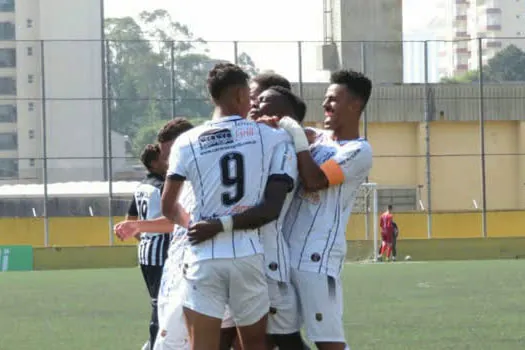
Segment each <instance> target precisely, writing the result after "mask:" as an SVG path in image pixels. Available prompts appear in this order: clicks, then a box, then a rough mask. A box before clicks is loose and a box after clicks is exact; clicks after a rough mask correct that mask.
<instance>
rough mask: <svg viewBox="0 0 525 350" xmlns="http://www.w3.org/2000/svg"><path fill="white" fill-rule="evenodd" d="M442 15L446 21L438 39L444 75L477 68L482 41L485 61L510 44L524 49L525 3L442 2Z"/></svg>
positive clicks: (507, 0) (512, 0)
mask: <svg viewBox="0 0 525 350" xmlns="http://www.w3.org/2000/svg"><path fill="white" fill-rule="evenodd" d="M442 2H443V5H444V6H443V7H442V8H443V10H442V13H441V14H440V15H439V16H440V17H441V16H442V17H443V18H444V19H445V25H444V26H443V28H442V30H441V35H440V37H439V39H441V40H445V41H448V42H443V43H440V50H439V71H440V75H441V76H454V75H458V74H462V73H465V72H467V71H468V70H472V69H477V67H478V65H479V64H478V63H479V55H478V52H479V42H478V41H477V40H476V39H477V38H484V39H483V41H482V43H483V44H482V53H481V55H482V59H483V63H484V64H486V63H487V62H488V60H489V59H491V58H492V57H494V55H495V54H496V53H497V52H498V51H500V50H501V49H503V48H505V47H506V46H508V45H511V44H514V45H516V46H518V47H519V48H521V49H525V0H442Z"/></svg>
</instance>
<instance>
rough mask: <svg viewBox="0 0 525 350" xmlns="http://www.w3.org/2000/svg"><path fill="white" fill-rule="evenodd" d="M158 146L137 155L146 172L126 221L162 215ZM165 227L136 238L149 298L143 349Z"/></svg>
mask: <svg viewBox="0 0 525 350" xmlns="http://www.w3.org/2000/svg"><path fill="white" fill-rule="evenodd" d="M160 153H161V152H160V147H159V146H158V145H146V147H145V148H144V150H143V151H142V153H141V155H140V160H141V162H142V164H144V166H145V167H146V169H147V170H148V174H147V175H146V177H145V178H144V180H142V182H141V183H140V185H139V186H138V187H137V189H136V190H135V193H134V195H133V200H132V201H131V205H130V207H129V210H128V214H127V216H126V220H130V221H132V220H152V219H157V218H159V217H161V216H162V214H161V205H160V198H161V195H162V189H163V186H164V177H165V176H166V171H167V170H168V165H167V163H166V162H165V161H164V160H163V159H162V158H161V155H160ZM169 232H170V231H169V230H166V231H165V232H146V233H141V234H140V236H135V237H137V238H138V239H139V241H140V243H139V246H138V260H139V263H140V269H141V271H142V276H143V277H144V282H146V287H147V289H148V293H149V296H150V298H151V308H152V312H151V320H150V325H149V333H150V337H149V341H148V343H147V345H146V344H145V346H144V347H143V348H144V349H150V348H153V345H154V344H155V339H156V337H157V332H158V318H157V295H158V293H159V287H160V280H161V277H162V269H163V267H164V261H165V260H166V258H167V256H168V247H169V238H170V237H169Z"/></svg>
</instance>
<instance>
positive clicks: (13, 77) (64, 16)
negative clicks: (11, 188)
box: [0, 0, 125, 184]
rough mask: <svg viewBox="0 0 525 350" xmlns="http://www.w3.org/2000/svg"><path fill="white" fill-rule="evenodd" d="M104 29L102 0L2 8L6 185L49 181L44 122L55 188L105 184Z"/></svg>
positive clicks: (17, 1) (0, 157)
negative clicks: (74, 183)
mask: <svg viewBox="0 0 525 350" xmlns="http://www.w3.org/2000/svg"><path fill="white" fill-rule="evenodd" d="M101 26H102V22H101V8H100V1H98V0H0V184H2V183H18V182H20V183H38V182H41V181H42V177H43V171H42V163H43V162H42V160H41V159H42V158H43V157H44V150H43V129H44V128H43V122H42V121H43V117H44V115H45V119H46V121H47V122H46V124H45V129H46V148H47V150H46V155H47V157H48V159H49V160H48V162H47V168H48V172H47V173H48V181H49V182H62V181H92V180H93V181H94V180H103V177H104V161H103V157H104V149H105V147H104V126H103V99H102V94H103V74H102V70H103V66H102V45H101V41H100V40H101V38H102V33H101ZM44 112H45V113H44ZM113 141H114V142H113V144H114V146H115V147H114V148H115V149H114V151H115V152H116V153H118V154H121V155H123V154H124V152H125V150H124V139H123V136H122V135H115V140H113Z"/></svg>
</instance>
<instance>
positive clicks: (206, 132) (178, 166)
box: [168, 116, 293, 262]
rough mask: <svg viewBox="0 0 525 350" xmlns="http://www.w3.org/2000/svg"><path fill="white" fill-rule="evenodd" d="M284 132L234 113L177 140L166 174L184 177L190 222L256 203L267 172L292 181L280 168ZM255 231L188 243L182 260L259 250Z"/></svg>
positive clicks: (247, 253)
mask: <svg viewBox="0 0 525 350" xmlns="http://www.w3.org/2000/svg"><path fill="white" fill-rule="evenodd" d="M289 140H290V139H289V136H288V134H287V133H286V132H285V131H283V130H276V129H272V128H270V127H268V126H266V125H264V124H260V123H256V122H253V121H250V120H246V119H243V118H241V117H238V116H232V117H225V118H221V119H217V120H212V121H209V122H206V123H205V124H203V125H201V126H198V127H196V128H193V129H191V130H189V131H187V132H186V133H184V134H182V135H181V136H179V137H178V138H177V140H176V141H175V143H174V144H173V146H172V149H171V154H170V161H169V169H168V177H169V178H170V179H176V180H186V179H187V180H188V181H189V182H190V183H191V186H192V188H193V192H194V195H195V209H194V210H193V211H192V213H191V217H192V220H193V221H199V220H203V219H210V218H215V217H220V216H223V215H231V214H235V213H239V212H242V211H244V210H246V209H248V208H251V207H253V206H255V205H257V204H258V203H259V202H260V201H261V199H262V198H263V194H264V190H265V188H266V183H267V181H268V178H269V177H270V176H272V177H279V178H282V179H283V180H284V181H289V182H290V183H291V182H293V180H292V179H291V178H290V176H289V175H288V174H286V172H285V171H284V170H283V169H282V168H283V167H282V163H283V157H284V156H285V155H286V150H287V147H288V146H287V145H288V144H290V142H289ZM262 251H263V249H262V246H261V242H260V240H259V230H245V231H234V232H232V233H227V232H221V233H219V234H218V235H216V236H215V237H214V238H213V239H211V240H208V241H205V242H203V243H201V244H198V245H195V246H191V247H190V248H189V249H188V252H187V253H186V254H185V255H184V259H185V261H186V262H193V261H200V260H206V259H220V258H240V257H245V256H250V255H254V254H259V253H262Z"/></svg>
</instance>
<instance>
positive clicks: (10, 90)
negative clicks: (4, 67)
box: [0, 77, 16, 95]
mask: <svg viewBox="0 0 525 350" xmlns="http://www.w3.org/2000/svg"><path fill="white" fill-rule="evenodd" d="M0 95H16V80H15V78H12V77H0Z"/></svg>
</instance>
